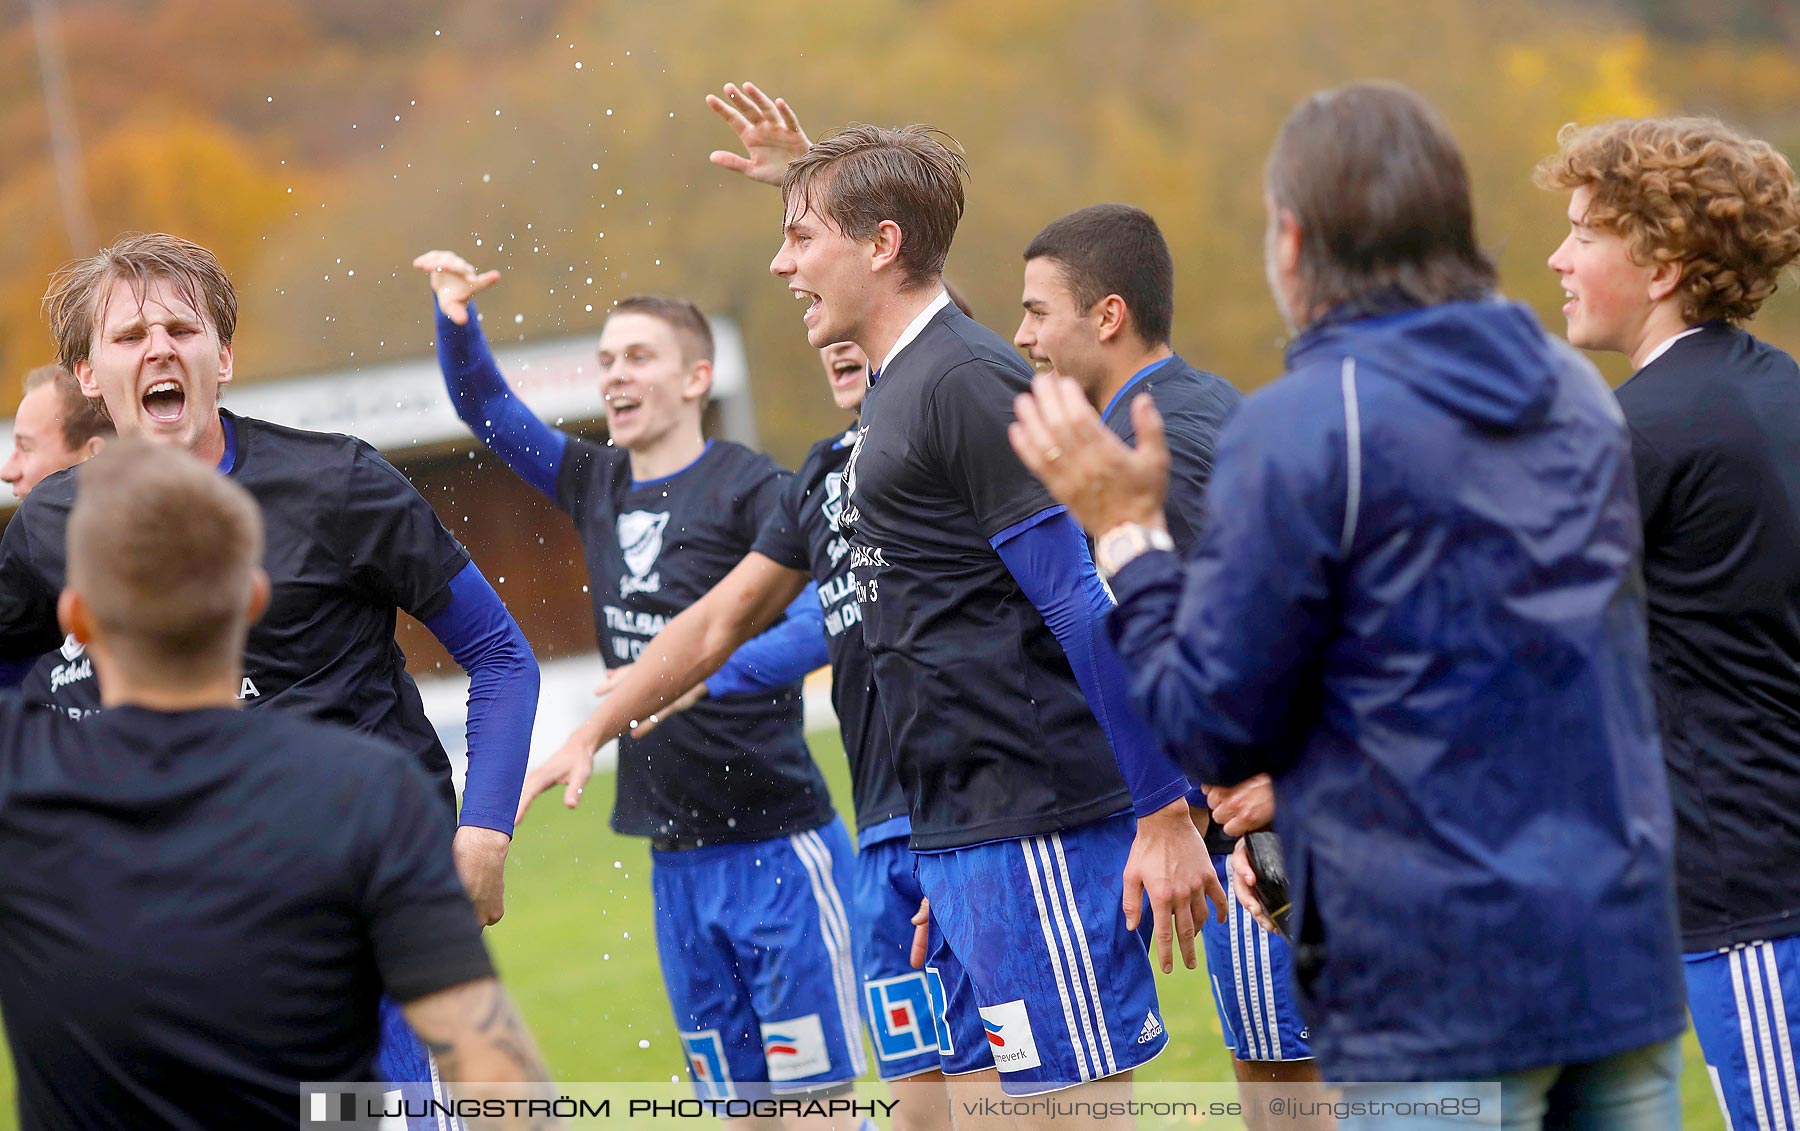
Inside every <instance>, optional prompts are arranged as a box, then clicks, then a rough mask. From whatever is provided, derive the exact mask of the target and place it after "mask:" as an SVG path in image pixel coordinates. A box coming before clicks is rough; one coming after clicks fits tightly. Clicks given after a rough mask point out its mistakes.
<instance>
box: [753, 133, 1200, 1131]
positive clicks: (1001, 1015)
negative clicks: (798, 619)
mask: <svg viewBox="0 0 1800 1131" xmlns="http://www.w3.org/2000/svg"><path fill="white" fill-rule="evenodd" d="M740 108H741V106H740ZM964 173H965V170H964V165H963V161H962V158H961V156H960V154H959V153H957V152H956V151H955V150H954V149H952V148H951V147H950V146H949V145H946V144H945V143H944V142H943V141H941V140H940V135H938V134H937V133H936V131H932V130H929V129H927V128H925V127H909V128H907V129H903V130H886V129H881V128H878V127H873V126H858V127H851V128H850V129H847V130H844V131H842V132H841V133H839V134H837V135H834V136H833V137H830V138H827V139H826V140H825V141H823V142H821V143H820V144H818V145H815V146H812V147H811V148H810V149H809V150H807V151H806V152H805V153H804V154H802V155H800V156H798V157H796V158H794V159H793V160H792V161H791V163H789V164H788V165H787V166H786V169H785V172H784V173H783V175H782V195H783V200H784V203H785V206H786V222H785V225H784V229H783V234H784V241H783V244H782V247H781V250H780V252H779V253H778V254H777V255H776V257H775V260H774V262H772V263H771V264H770V270H771V271H772V272H773V273H774V274H776V275H777V276H779V277H781V278H782V279H784V280H786V281H787V283H788V285H789V289H790V290H791V291H792V292H793V293H794V294H795V296H796V297H797V298H800V299H802V300H804V301H805V302H806V303H807V309H806V312H805V314H804V316H803V321H804V323H805V325H806V328H807V337H808V340H809V342H811V343H812V344H814V345H824V344H826V343H829V342H833V341H839V340H850V341H854V342H856V343H857V344H858V345H859V346H861V347H862V349H863V350H864V351H865V352H866V353H867V354H868V356H869V357H870V358H871V359H875V360H876V361H877V364H876V367H875V369H874V370H873V371H872V372H871V374H870V389H869V392H868V394H867V395H866V396H865V398H864V404H863V416H862V419H861V421H860V423H859V426H858V436H857V441H856V445H855V447H854V449H853V451H852V453H851V456H850V459H849V461H848V463H847V464H846V467H845V472H844V492H843V506H842V509H841V512H840V514H839V518H838V526H839V529H840V530H841V531H842V532H843V533H844V535H845V538H846V541H847V542H848V544H849V546H850V554H851V559H852V572H853V574H854V576H855V586H856V590H857V595H858V599H859V605H860V608H861V614H862V618H863V628H864V640H865V642H866V643H867V646H868V647H869V649H870V653H871V658H872V660H873V675H874V681H875V691H876V700H877V703H878V704H879V705H880V708H881V711H882V715H883V717H884V718H885V720H886V722H887V725H888V727H889V731H890V735H891V739H892V744H893V750H894V757H895V763H896V768H897V769H898V771H899V774H900V778H901V781H902V784H903V785H904V786H905V787H906V790H907V793H908V798H909V805H910V808H911V817H912V826H913V832H912V844H913V848H914V851H915V852H916V853H917V854H918V856H919V863H918V873H919V880H920V884H921V886H922V888H923V889H924V892H925V894H926V895H927V896H928V897H930V900H931V912H932V925H933V926H934V928H936V929H937V933H938V937H937V938H936V939H935V941H934V942H933V944H932V946H931V954H930V957H929V959H928V960H927V972H928V974H929V975H930V976H931V980H932V982H933V984H934V990H938V991H939V992H937V998H938V1001H939V1003H940V1006H941V1007H942V1009H943V1012H944V1017H945V1021H946V1028H945V1031H944V1032H943V1033H942V1034H940V1035H941V1037H942V1039H943V1042H944V1043H943V1049H944V1052H945V1056H944V1071H945V1073H946V1074H948V1075H965V1074H966V1075H971V1076H977V1075H978V1079H980V1080H981V1081H983V1082H985V1083H987V1084H989V1085H991V1084H993V1083H996V1082H997V1083H998V1084H999V1085H1000V1086H1001V1088H1002V1089H1003V1090H1004V1091H1006V1092H1007V1093H1009V1094H1013V1095H1028V1094H1036V1093H1041V1092H1045V1091H1050V1090H1053V1089H1056V1088H1062V1087H1069V1086H1072V1085H1076V1084H1082V1083H1086V1082H1089V1081H1095V1080H1100V1079H1105V1078H1109V1077H1110V1078H1113V1080H1114V1082H1115V1084H1127V1085H1128V1083H1129V1078H1130V1073H1131V1071H1132V1070H1133V1069H1134V1068H1135V1067H1136V1066H1137V1065H1139V1064H1142V1063H1145V1062H1146V1061H1148V1060H1149V1059H1150V1058H1152V1057H1153V1056H1155V1055H1156V1054H1157V1053H1158V1052H1159V1051H1160V1050H1161V1049H1162V1047H1163V1045H1164V1044H1165V1043H1166V1041H1167V1034H1166V1032H1165V1030H1164V1027H1163V1023H1162V1020H1161V1018H1160V1016H1159V1015H1158V1010H1157V1005H1156V997H1155V989H1154V986H1153V984H1152V981H1151V977H1150V967H1149V963H1148V962H1146V961H1145V946H1146V944H1147V942H1148V939H1147V937H1146V935H1144V934H1138V933H1135V932H1134V931H1133V929H1132V928H1133V927H1135V926H1137V925H1138V923H1139V922H1140V919H1141V918H1142V917H1143V911H1144V905H1145V900H1144V896H1143V894H1142V888H1141V887H1140V886H1139V882H1140V881H1139V877H1140V876H1141V877H1142V882H1143V883H1144V884H1147V885H1148V886H1150V888H1151V889H1152V892H1153V898H1152V900H1151V907H1152V910H1153V913H1154V922H1155V926H1156V931H1155V935H1156V944H1157V948H1158V953H1159V957H1160V959H1161V962H1162V965H1163V967H1164V968H1165V969H1170V968H1172V966H1173V959H1172V950H1173V946H1174V944H1175V943H1176V941H1177V939H1178V940H1179V945H1180V949H1181V952H1182V956H1183V959H1184V960H1185V961H1186V962H1187V963H1188V964H1189V965H1190V966H1192V965H1193V963H1194V948H1193V939H1194V935H1195V933H1196V927H1195V922H1196V920H1198V919H1202V918H1204V917H1205V914H1206V906H1205V896H1204V892H1205V888H1206V884H1205V883H1204V882H1203V880H1207V881H1210V880H1212V876H1211V872H1210V869H1209V868H1208V867H1207V865H1206V861H1205V854H1204V846H1203V845H1201V843H1200V840H1199V837H1198V835H1197V833H1196V831H1195V829H1194V826H1193V824H1192V823H1191V821H1190V818H1189V815H1188V809H1187V804H1186V801H1185V794H1186V792H1187V783H1186V780H1185V779H1184V778H1183V777H1182V775H1181V774H1180V772H1179V771H1178V770H1177V769H1176V768H1175V767H1174V765H1173V763H1172V762H1170V761H1169V759H1168V757H1167V756H1166V755H1165V754H1163V753H1162V752H1161V751H1160V750H1158V749H1157V748H1156V746H1155V743H1154V742H1153V741H1152V740H1151V739H1150V737H1149V735H1148V734H1147V733H1145V731H1144V730H1143V727H1142V724H1141V723H1138V722H1137V721H1136V720H1135V719H1134V718H1133V717H1132V715H1131V712H1130V710H1129V708H1128V707H1127V705H1126V704H1125V702H1124V700H1123V695H1122V693H1121V692H1122V672H1120V670H1119V667H1118V659H1117V657H1116V656H1115V655H1114V654H1113V653H1112V650H1111V648H1110V647H1109V646H1108V644H1107V642H1106V640H1105V639H1104V635H1103V633H1102V632H1101V631H1100V625H1101V618H1102V616H1103V614H1104V612H1105V610H1106V609H1108V608H1109V607H1110V600H1109V599H1108V597H1107V595H1106V592H1105V589H1104V587H1102V586H1101V584H1100V582H1099V579H1098V577H1097V576H1095V574H1094V571H1093V565H1092V562H1091V560H1090V559H1089V556H1088V551H1087V544H1086V542H1085V540H1084V539H1083V537H1082V535H1081V532H1080V530H1079V529H1078V528H1077V527H1076V526H1075V525H1074V523H1072V522H1071V521H1070V520H1069V519H1068V518H1067V516H1066V515H1065V514H1064V513H1063V509H1062V508H1061V507H1059V506H1057V505H1056V504H1055V502H1054V501H1053V500H1051V499H1050V498H1049V497H1048V496H1047V495H1045V494H1044V493H1043V491H1042V489H1041V488H1040V487H1039V486H1038V485H1037V484H1036V483H1034V482H1033V481H1032V480H1031V478H1030V477H1029V475H1027V474H1026V473H1025V470H1024V468H1023V467H1022V466H1021V465H1020V464H1019V463H1018V462H1017V460H1016V459H1015V458H1013V457H1012V456H1011V455H1010V453H1009V452H1008V450H1007V449H1006V446H1005V444H1004V443H1003V437H1004V433H1005V427H1006V425H1007V424H1008V423H1009V422H1010V419H1011V412H1010V402H1011V399H1012V397H1013V395H1014V394H1015V393H1017V392H1020V391H1022V390H1023V389H1024V388H1026V387H1027V382H1028V379H1029V369H1028V368H1027V367H1026V366H1025V365H1024V364H1023V363H1021V362H1020V360H1019V359H1018V357H1017V355H1016V354H1015V353H1014V352H1013V351H1012V350H1010V349H1008V348H1007V345H1006V343H1005V342H1004V341H1003V340H1002V339H1000V338H999V337H997V336H996V335H994V334H992V333H991V332H989V331H987V330H985V329H983V328H981V327H980V326H978V325H976V324H975V323H974V322H972V321H971V320H970V319H968V318H967V317H965V316H964V315H962V314H961V313H960V312H958V311H956V310H954V309H951V308H950V304H949V300H948V297H947V296H946V295H945V293H944V291H943V287H942V284H941V281H940V276H939V272H941V270H942V267H943V263H944V261H945V258H946V256H947V254H948V251H949V246H950V240H951V237H952V236H953V235H954V232H955V228H956V223H957V221H958V220H959V218H960V217H961V214H962V207H963V184H962V182H963V177H964ZM1090 704H1091V706H1090ZM1109 745H1110V747H1111V750H1110V751H1109V749H1108V747H1109ZM1109 754H1110V755H1111V756H1109ZM1115 758H1116V759H1117V764H1115ZM1134 817H1135V818H1136V819H1134ZM1134 837H1135V841H1134ZM1128 864H1129V866H1130V867H1129V872H1130V875H1127V872H1128ZM1190 864H1191V866H1190ZM1212 888H1213V890H1215V891H1216V890H1217V885H1216V882H1213V883H1212ZM1121 907H1123V909H1124V912H1125V914H1124V915H1123V916H1122V915H1121V914H1120V909H1121ZM1142 925H1143V927H1144V929H1145V931H1146V932H1147V931H1148V929H1149V927H1150V922H1149V921H1147V920H1146V921H1143V924H1142ZM1057 938H1061V939H1063V940H1065V941H1069V942H1070V946H1071V949H1069V950H1067V951H1065V950H1064V949H1062V948H1061V947H1059V946H1056V945H1052V944H1051V943H1050V940H1053V939H1057ZM940 987H941V989H939V988H940ZM1102 987H1104V989H1103V988H1102ZM958 1120H959V1126H962V1125H965V1124H967V1123H968V1120H966V1119H964V1117H963V1115H962V1114H959V1116H958Z"/></svg>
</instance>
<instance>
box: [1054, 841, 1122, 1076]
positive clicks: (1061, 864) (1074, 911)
mask: <svg viewBox="0 0 1800 1131" xmlns="http://www.w3.org/2000/svg"><path fill="white" fill-rule="evenodd" d="M1050 843H1051V844H1052V845H1053V846H1054V847H1055V848H1056V874H1057V876H1058V877H1059V878H1061V880H1062V888H1063V897H1064V899H1065V900H1066V901H1067V903H1066V906H1067V907H1068V909H1069V918H1070V920H1071V921H1072V922H1073V923H1074V929H1075V941H1076V942H1077V943H1078V944H1079V945H1080V947H1081V969H1082V972H1083V973H1085V974H1086V975H1087V985H1088V997H1089V999H1090V1000H1091V1001H1092V1002H1093V1003H1094V1031H1095V1032H1096V1033H1098V1034H1099V1036H1100V1052H1101V1053H1102V1054H1103V1055H1104V1057H1105V1060H1104V1062H1103V1063H1104V1064H1105V1066H1106V1071H1105V1072H1104V1073H1096V1075H1106V1076H1111V1075H1113V1074H1114V1073H1115V1072H1117V1071H1118V1070H1119V1062H1118V1061H1117V1060H1115V1059H1113V1049H1112V1030H1111V1028H1109V1027H1108V1026H1107V1024H1106V1007H1105V1006H1104V1005H1102V1004H1101V1001H1100V978H1099V976H1098V975H1097V974H1095V972H1094V958H1093V956H1092V955H1091V954H1089V953H1088V938H1087V924H1085V923H1083V922H1082V921H1081V907H1080V905H1079V904H1077V903H1076V902H1075V888H1074V885H1073V884H1072V883H1071V882H1070V880H1069V861H1068V858H1067V857H1065V856H1064V855H1063V839H1062V834H1061V833H1051V834H1050Z"/></svg>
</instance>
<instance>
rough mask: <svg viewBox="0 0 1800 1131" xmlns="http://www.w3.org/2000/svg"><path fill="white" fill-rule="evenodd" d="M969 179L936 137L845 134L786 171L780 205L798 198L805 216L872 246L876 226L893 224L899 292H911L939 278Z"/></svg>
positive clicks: (944, 138) (951, 142) (917, 130)
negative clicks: (900, 278)
mask: <svg viewBox="0 0 1800 1131" xmlns="http://www.w3.org/2000/svg"><path fill="white" fill-rule="evenodd" d="M968 176H969V167H968V163H967V162H966V161H964V160H963V155H962V147H961V146H959V145H957V143H956V139H955V138H952V137H951V136H950V135H949V134H947V133H944V132H943V131H942V130H938V129H934V128H932V127H931V126H902V127H901V128H899V129H887V128H884V127H882V126H861V125H859V126H850V127H848V128H846V129H843V130H840V131H838V132H837V133H835V134H832V135H831V136H830V137H828V138H826V139H825V140H823V141H821V142H819V143H818V144H816V145H814V146H813V147H812V148H811V149H809V150H807V151H806V152H805V153H804V154H802V155H801V156H800V157H798V158H796V159H794V160H793V161H792V162H790V163H789V164H788V167H787V171H786V173H785V174H783V176H782V179H781V202H782V204H783V205H787V204H789V203H791V202H792V201H793V199H794V197H795V196H796V195H798V197H799V198H800V200H801V201H802V202H803V203H804V205H805V207H806V209H807V211H816V212H817V213H818V214H819V215H821V216H823V217H824V218H825V219H826V220H827V221H829V222H830V224H831V225H832V227H834V228H836V229H837V230H838V231H840V232H842V233H843V234H844V235H846V236H848V237H850V238H851V239H856V240H868V239H873V238H875V233H876V231H877V229H878V228H879V227H880V226H881V222H882V221H884V220H891V221H893V222H894V223H895V224H897V225H899V227H900V237H901V238H900V258H899V264H900V269H901V272H902V274H903V278H904V286H905V288H906V289H912V288H916V287H922V286H925V285H927V284H929V283H931V282H932V281H933V280H936V279H937V278H939V277H940V276H941V275H943V273H944V262H945V261H946V260H947V259H948V258H949V257H950V243H951V241H952V240H954V239H955V238H956V226H957V224H959V223H960V222H961V221H962V215H963V203H964V201H963V184H964V182H965V181H966V180H968Z"/></svg>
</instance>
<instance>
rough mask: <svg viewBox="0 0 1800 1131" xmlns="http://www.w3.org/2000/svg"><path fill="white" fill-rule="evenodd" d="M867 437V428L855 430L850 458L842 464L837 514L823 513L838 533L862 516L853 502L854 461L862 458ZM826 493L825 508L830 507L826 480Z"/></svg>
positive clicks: (854, 493) (828, 487)
mask: <svg viewBox="0 0 1800 1131" xmlns="http://www.w3.org/2000/svg"><path fill="white" fill-rule="evenodd" d="M868 436H869V430H868V429H867V428H862V427H859V428H857V430H856V445H855V446H854V447H852V448H851V449H850V458H849V459H848V460H846V461H845V463H844V479H843V485H842V487H841V488H840V490H839V501H838V508H837V514H836V515H835V516H833V515H832V514H831V511H830V510H829V509H827V510H826V512H825V513H826V516H827V517H830V518H831V520H832V521H831V524H832V525H833V526H835V527H836V528H837V529H838V530H839V531H840V532H845V531H846V528H848V527H850V526H852V525H854V524H855V523H856V522H857V521H858V520H859V519H861V518H862V515H861V514H859V513H858V512H857V509H856V502H855V495H856V461H857V460H858V459H859V458H861V456H862V450H863V441H864V440H866V439H867V438H868ZM826 492H827V497H826V501H825V505H826V507H827V508H829V507H830V506H831V499H830V481H829V480H827V484H826Z"/></svg>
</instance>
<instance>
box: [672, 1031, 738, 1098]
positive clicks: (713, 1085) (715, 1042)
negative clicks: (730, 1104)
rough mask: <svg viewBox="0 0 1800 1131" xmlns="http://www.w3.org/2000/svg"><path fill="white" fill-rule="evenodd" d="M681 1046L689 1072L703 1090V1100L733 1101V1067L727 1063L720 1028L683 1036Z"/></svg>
mask: <svg viewBox="0 0 1800 1131" xmlns="http://www.w3.org/2000/svg"><path fill="white" fill-rule="evenodd" d="M681 1047H682V1050H683V1051H684V1052H686V1053H687V1061H688V1071H689V1072H690V1073H692V1074H693V1077H694V1083H695V1084H697V1085H699V1087H700V1098H701V1099H703V1100H729V1099H733V1098H734V1096H733V1094H732V1090H731V1085H732V1080H731V1068H730V1066H728V1065H727V1064H726V1063H725V1046H724V1045H723V1044H722V1043H721V1042H720V1040H719V1031H718V1030H717V1029H705V1030H702V1031H701V1032H698V1033H683V1034H682V1035H681Z"/></svg>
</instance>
